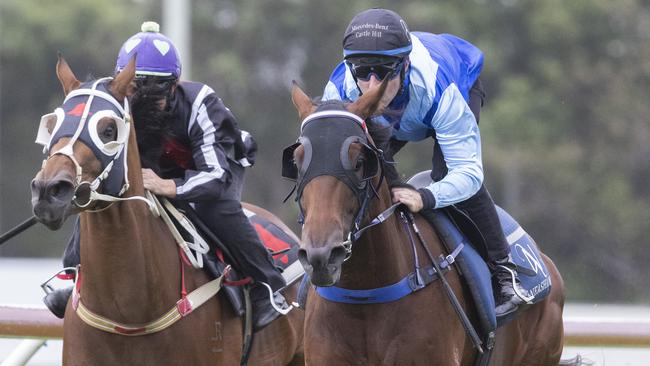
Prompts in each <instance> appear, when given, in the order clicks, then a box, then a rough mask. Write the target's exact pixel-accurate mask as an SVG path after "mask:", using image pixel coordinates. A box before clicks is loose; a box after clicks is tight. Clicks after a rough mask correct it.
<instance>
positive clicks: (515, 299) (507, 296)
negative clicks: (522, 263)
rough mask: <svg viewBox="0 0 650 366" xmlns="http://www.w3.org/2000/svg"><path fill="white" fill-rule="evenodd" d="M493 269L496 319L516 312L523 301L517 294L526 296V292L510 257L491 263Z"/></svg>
mask: <svg viewBox="0 0 650 366" xmlns="http://www.w3.org/2000/svg"><path fill="white" fill-rule="evenodd" d="M492 265H493V267H494V270H493V275H494V277H495V281H494V284H495V288H494V293H495V300H496V310H495V312H496V316H497V318H499V317H502V316H506V315H510V314H512V313H514V312H515V311H517V309H518V308H519V305H521V304H523V303H524V302H525V301H524V300H523V299H522V298H521V297H520V296H519V295H518V294H517V292H519V293H520V294H526V292H527V291H526V290H524V289H523V288H522V287H521V284H520V282H519V278H518V277H517V265H516V264H515V263H514V262H512V260H511V259H510V256H506V257H503V258H501V259H498V260H495V261H493V262H492ZM515 288H516V290H515Z"/></svg>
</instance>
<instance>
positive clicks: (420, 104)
mask: <svg viewBox="0 0 650 366" xmlns="http://www.w3.org/2000/svg"><path fill="white" fill-rule="evenodd" d="M343 56H344V60H343V62H341V63H340V64H339V65H338V66H337V67H336V68H335V69H334V71H333V72H332V74H331V76H330V80H329V82H328V83H327V86H326V87H325V91H324V94H323V100H349V101H355V100H356V99H357V98H359V96H360V95H361V94H363V93H364V92H365V91H367V90H369V89H370V88H373V87H376V86H378V85H379V84H380V83H381V81H382V80H384V79H385V78H389V79H390V80H389V82H388V85H387V88H386V92H385V93H384V96H383V98H382V100H381V102H380V107H379V109H378V110H379V111H380V112H379V113H377V114H376V115H375V116H373V117H372V119H373V120H374V121H375V122H378V123H379V124H381V125H383V126H385V127H386V129H387V130H388V131H392V133H391V137H390V140H389V142H388V143H387V144H386V146H379V147H380V148H382V149H384V150H385V154H386V160H387V161H392V160H393V159H392V158H393V156H394V155H395V154H396V153H397V152H398V151H399V150H400V149H401V148H402V147H403V146H404V145H405V144H406V143H407V142H408V141H420V140H423V139H426V138H428V137H432V138H433V139H434V148H433V159H432V162H433V168H432V172H431V178H432V179H433V183H432V184H430V185H429V186H427V187H425V188H421V189H419V190H415V189H414V188H413V187H411V186H409V185H407V184H404V183H402V182H401V181H400V179H399V175H398V173H397V171H396V170H395V167H394V165H392V164H387V167H386V176H387V179H388V182H389V185H390V186H391V192H392V195H393V200H394V201H395V202H402V203H404V204H405V205H406V206H408V208H409V209H410V210H411V211H412V212H418V211H420V210H430V209H436V208H442V207H446V206H450V205H455V206H456V207H457V208H458V209H460V210H462V211H463V212H464V213H466V214H467V215H468V216H469V217H470V218H471V219H472V220H473V221H474V222H475V224H476V225H477V226H478V228H479V230H480V232H481V233H482V235H483V236H484V238H485V241H486V245H487V257H488V258H486V260H487V261H488V263H489V264H490V266H489V267H490V269H491V271H492V272H493V276H494V279H495V280H494V283H495V299H496V315H497V316H498V317H500V316H504V315H508V314H510V313H512V312H514V311H516V310H517V308H518V307H519V305H521V304H522V303H523V300H522V299H521V298H520V297H519V296H517V295H516V293H515V291H514V286H520V285H519V280H518V279H517V277H516V276H512V274H511V273H512V272H511V271H513V272H514V273H516V266H515V265H514V263H512V260H511V257H510V247H509V245H508V242H507V240H506V238H505V236H504V234H503V231H502V230H501V225H500V223H499V218H498V216H497V212H496V209H495V206H494V202H493V201H492V198H491V197H490V194H489V192H488V191H487V189H486V188H485V186H484V184H483V162H482V159H481V136H480V133H479V128H478V121H479V112H480V108H481V105H482V104H483V99H484V97H485V93H484V91H483V88H482V85H481V81H480V80H479V75H480V73H481V69H482V67H483V53H482V52H481V50H479V49H478V48H477V47H476V46H474V45H472V44H471V43H469V42H467V41H465V40H463V39H461V38H458V37H456V36H453V35H450V34H432V33H424V32H409V30H408V27H407V25H406V23H405V22H404V20H403V19H402V18H401V17H400V16H399V15H398V14H397V13H395V12H393V11H391V10H386V9H369V10H365V11H363V12H361V13H359V14H357V15H356V16H355V17H354V18H353V19H352V21H351V22H350V24H349V25H348V27H347V29H346V31H345V35H344V37H343ZM513 277H515V280H514V281H513ZM522 293H525V291H523V290H522Z"/></svg>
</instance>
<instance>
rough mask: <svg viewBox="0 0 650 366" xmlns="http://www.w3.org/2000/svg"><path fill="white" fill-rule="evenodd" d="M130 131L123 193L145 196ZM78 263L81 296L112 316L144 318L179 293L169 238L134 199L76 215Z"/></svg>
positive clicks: (176, 264) (176, 265)
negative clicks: (125, 183)
mask: <svg viewBox="0 0 650 366" xmlns="http://www.w3.org/2000/svg"><path fill="white" fill-rule="evenodd" d="M131 132H132V133H131V136H130V138H129V144H128V160H127V164H128V167H129V173H128V176H129V183H130V187H129V190H128V191H127V192H126V194H125V196H126V197H129V196H143V195H144V186H143V183H142V173H141V166H140V157H139V155H138V149H137V145H136V142H135V133H134V132H135V131H131ZM81 267H82V272H83V281H82V288H81V293H82V299H83V301H84V303H87V305H88V306H89V308H91V309H93V310H94V311H97V312H100V313H102V314H106V315H109V314H114V315H115V309H119V310H118V315H117V316H118V317H124V318H125V319H128V320H129V321H143V322H144V321H146V320H148V319H149V318H150V317H151V312H156V313H159V312H160V309H158V308H161V307H163V306H166V307H168V306H169V304H170V298H171V299H173V298H178V297H179V290H178V287H179V273H180V272H179V271H180V269H179V257H178V252H177V251H176V250H175V244H174V242H173V238H172V237H171V235H169V231H168V230H167V229H166V228H164V227H163V224H162V220H160V219H159V218H157V217H155V216H154V215H153V214H151V212H150V211H149V209H148V207H147V205H146V204H145V203H144V202H142V201H139V200H137V201H123V202H116V203H114V204H113V205H112V206H111V207H110V208H108V209H106V210H103V211H100V212H95V213H92V212H85V213H82V214H81ZM169 281H172V282H171V286H170V283H169ZM165 282H167V283H165ZM107 299H110V301H106V300H107ZM165 299H167V300H165ZM172 303H173V302H172ZM143 304H148V306H142V305H143ZM134 305H137V306H134ZM152 307H153V308H152Z"/></svg>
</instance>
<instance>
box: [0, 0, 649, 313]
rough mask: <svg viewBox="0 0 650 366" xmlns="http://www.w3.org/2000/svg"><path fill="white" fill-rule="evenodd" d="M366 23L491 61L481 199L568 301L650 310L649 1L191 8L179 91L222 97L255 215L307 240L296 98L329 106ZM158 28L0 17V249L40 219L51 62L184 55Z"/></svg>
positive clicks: (140, 3) (407, 165) (158, 9)
mask: <svg viewBox="0 0 650 366" xmlns="http://www.w3.org/2000/svg"><path fill="white" fill-rule="evenodd" d="M373 6H379V7H387V8H390V9H393V10H395V11H397V12H398V13H400V14H401V15H402V17H403V18H404V19H405V20H406V22H407V23H408V24H409V27H410V29H411V30H420V31H428V32H434V33H452V34H455V35H458V36H460V37H463V38H465V39H467V40H469V41H470V42H472V43H474V44H475V45H477V46H478V47H480V48H481V49H482V50H483V52H484V53H485V67H484V70H483V74H482V80H483V84H484V86H485V88H486V91H487V94H488V98H487V103H486V105H485V106H484V109H483V111H482V115H481V134H482V138H483V156H484V167H485V171H486V185H487V187H488V188H489V189H490V190H491V193H492V195H493V196H494V198H495V201H496V202H497V203H498V204H499V205H501V206H503V207H504V208H506V209H507V210H508V211H509V212H510V213H511V214H512V215H513V216H514V217H516V218H517V219H518V220H519V222H520V223H521V224H522V225H523V226H524V228H526V230H527V231H528V232H529V233H530V234H531V235H532V236H533V237H534V238H535V239H536V241H537V242H538V244H539V246H540V247H541V249H542V250H543V251H544V252H545V253H546V254H548V255H549V256H550V257H551V258H552V259H553V260H554V261H555V263H556V264H557V266H558V267H559V269H560V271H561V273H562V275H563V277H564V280H565V282H566V286H567V288H568V292H567V294H568V301H571V302H591V303H598V302H607V303H633V304H648V303H650V291H648V285H647V284H648V283H650V271H648V269H647V268H648V266H647V263H648V261H649V260H650V250H647V247H648V246H649V244H650V239H649V237H650V235H649V234H650V232H649V230H648V227H649V224H650V184H649V182H650V164H649V163H648V161H649V160H650V159H649V156H650V123H649V116H650V103H648V101H646V100H645V99H644V98H645V97H646V94H647V93H648V92H649V91H650V4H648V2H647V1H641V0H617V1H610V0H572V1H563V0H544V1H534V0H498V1H497V0H473V1H472V0H436V1H349V0H328V1H315V0H192V1H191V2H190V3H189V9H188V20H189V21H190V22H189V23H188V27H189V28H188V33H187V34H186V35H185V36H186V39H187V40H188V41H189V43H188V44H187V47H186V48H185V49H181V52H185V55H184V58H185V60H191V61H190V62H188V63H186V64H185V65H184V71H186V73H185V75H184V78H185V79H188V78H189V79H193V80H196V81H201V82H204V83H206V84H208V85H210V86H211V87H212V88H214V89H215V91H216V92H217V94H218V95H220V96H221V98H222V99H223V101H224V102H225V103H226V105H228V106H229V107H230V108H231V110H232V111H233V112H234V114H235V115H236V116H237V118H238V121H239V124H240V126H241V127H242V128H243V129H246V130H248V131H250V132H251V133H252V134H253V135H254V136H255V137H256V139H257V141H258V143H259V148H260V152H259V157H258V162H257V164H256V165H255V166H254V167H253V168H252V169H251V170H249V172H248V175H247V184H246V191H245V200H246V201H249V202H252V203H255V204H258V205H260V206H262V207H264V208H267V209H268V210H270V211H272V212H274V213H275V214H277V215H278V216H280V217H281V218H282V219H283V220H284V221H285V222H287V223H288V224H289V225H290V226H291V227H292V228H293V229H294V230H295V231H296V232H298V233H299V227H298V225H297V224H296V217H297V211H296V207H295V203H294V202H293V201H292V200H289V201H288V202H287V203H286V204H283V203H282V200H283V198H284V197H285V196H286V195H287V194H288V193H289V191H290V190H291V188H292V185H291V184H290V182H287V181H284V180H283V179H282V178H281V176H280V157H281V152H282V148H283V147H284V146H286V145H289V144H291V143H293V142H294V140H295V138H296V137H297V133H298V120H297V115H296V112H295V110H294V108H293V106H292V104H291V100H290V93H289V92H290V86H291V81H292V80H296V81H297V82H298V83H299V84H300V85H301V86H303V88H304V89H305V90H306V91H307V92H308V93H309V94H310V95H312V96H318V95H320V94H321V93H322V90H323V87H324V86H325V83H326V82H327V79H328V76H329V73H330V72H331V70H332V69H333V67H334V66H335V65H336V64H337V63H338V62H339V61H340V59H341V56H342V51H341V39H342V36H343V32H344V30H345V27H346V25H347V24H348V22H349V21H350V19H351V18H352V16H353V15H354V14H356V13H357V12H358V11H361V10H363V9H366V8H369V7H373ZM163 13H164V12H163V3H162V0H110V1H109V0H101V1H100V0H95V1H86V0H66V1H49V0H29V1H25V0H2V1H0V232H2V233H3V232H5V231H7V230H9V229H10V228H12V227H13V226H15V225H16V224H18V223H19V222H21V221H23V220H24V219H26V218H28V217H29V216H30V215H31V206H30V193H29V182H30V180H31V179H32V178H33V176H34V174H35V173H36V171H37V170H38V169H39V167H40V164H41V160H42V158H43V157H42V154H41V149H40V148H39V147H38V146H37V145H35V144H34V143H33V141H34V139H35V136H36V131H37V126H38V122H39V118H40V116H41V115H43V114H45V113H49V112H50V111H52V110H53V109H54V108H55V107H56V106H58V105H59V104H60V103H61V102H62V99H63V93H62V90H61V87H60V85H59V82H58V80H57V78H56V75H55V72H54V67H55V64H56V58H57V51H61V52H62V53H63V54H64V56H65V57H66V59H67V60H68V62H69V63H70V65H71V67H72V69H73V70H74V71H75V73H76V74H77V76H78V77H79V78H80V79H81V78H85V77H100V76H106V75H110V74H112V72H113V68H114V64H115V58H116V55H117V51H118V50H119V48H120V46H121V44H122V42H124V41H125V40H126V39H127V38H128V37H129V36H131V35H132V34H134V33H136V32H138V31H139V30H140V24H141V23H142V22H143V21H145V20H154V21H158V22H159V23H161V25H162V31H163V33H166V34H167V35H171V36H172V38H174V36H173V35H172V34H170V32H173V29H172V28H170V27H172V23H171V22H170V21H169V19H167V20H166V19H164V17H163ZM182 13H183V11H180V10H179V11H178V13H174V12H172V14H178V15H179V16H182ZM174 34H176V33H174ZM180 34H181V35H182V34H183V33H182V32H181V33H180ZM190 72H191V74H189V73H190ZM431 150H432V141H425V142H423V143H418V144H413V145H407V148H406V149H405V151H403V152H401V153H400V154H399V155H398V157H397V158H398V162H399V165H398V169H399V170H400V171H401V172H403V173H404V174H405V175H411V174H413V173H416V172H417V171H419V170H425V169H429V168H430V158H431ZM69 234H70V224H69V223H68V226H65V227H64V228H63V229H62V230H60V231H58V232H50V231H48V230H47V229H46V228H44V227H43V226H40V225H37V226H36V227H34V228H32V229H30V230H28V231H27V232H25V233H23V234H21V235H20V236H18V237H16V238H14V239H12V241H11V242H9V243H7V244H5V245H3V246H2V247H0V256H1V257H5V258H6V257H60V256H61V254H62V252H63V248H64V246H65V244H66V242H67V240H68V236H69ZM2 281H5V279H3V280H2Z"/></svg>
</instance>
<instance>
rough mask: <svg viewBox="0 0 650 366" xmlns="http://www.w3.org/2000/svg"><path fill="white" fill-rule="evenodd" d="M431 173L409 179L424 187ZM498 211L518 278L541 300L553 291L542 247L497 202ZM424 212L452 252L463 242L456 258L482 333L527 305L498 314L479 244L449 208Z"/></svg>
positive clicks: (533, 298) (532, 296) (532, 300)
mask: <svg viewBox="0 0 650 366" xmlns="http://www.w3.org/2000/svg"><path fill="white" fill-rule="evenodd" d="M429 174H430V171H424V172H420V173H418V174H416V175H415V176H413V177H412V178H411V179H410V180H409V182H408V183H409V184H411V185H412V186H414V187H416V188H421V187H425V186H427V185H429V184H430V183H431V178H430V175H429ZM497 213H498V215H499V220H500V222H501V227H502V229H503V232H504V234H505V236H506V238H507V240H508V244H510V250H511V253H512V259H513V261H514V262H515V263H516V264H517V267H518V277H519V280H520V281H521V285H522V287H523V288H524V289H525V290H526V291H527V293H526V294H525V296H526V297H530V299H528V300H529V302H528V304H534V303H536V302H539V301H541V300H542V299H544V298H545V297H546V296H547V295H548V294H549V293H550V291H551V277H550V273H549V271H548V269H547V267H546V264H545V263H544V261H543V260H542V257H541V255H540V252H539V249H538V248H537V245H536V244H535V242H534V241H533V239H532V238H531V237H530V235H528V233H526V231H525V230H524V229H523V228H522V227H521V226H520V225H519V224H518V223H517V221H515V219H514V218H512V216H510V215H509V214H508V213H507V212H506V211H505V210H503V209H502V208H501V207H498V206H497ZM424 216H425V217H427V219H428V220H429V221H432V224H433V225H434V228H435V230H436V231H437V232H438V235H439V236H440V238H441V239H442V241H443V243H444V244H445V246H446V247H447V248H446V249H447V250H448V251H449V252H452V251H453V250H454V249H456V248H457V247H458V246H459V245H461V244H464V245H465V246H464V248H463V249H462V250H461V253H460V255H459V256H458V257H457V258H456V262H457V263H458V266H459V268H460V272H461V275H462V276H463V277H464V279H465V281H466V283H467V285H468V287H469V289H470V293H471V295H472V297H473V299H474V303H475V305H476V310H477V313H478V317H479V322H480V329H481V330H482V333H483V334H484V335H487V334H489V333H491V332H493V331H494V330H495V329H496V328H497V327H498V326H501V325H503V324H505V323H507V322H508V321H510V320H511V319H514V318H515V317H516V316H517V314H518V313H519V312H521V311H522V310H523V309H524V308H525V306H520V307H519V309H520V310H519V311H517V313H515V314H512V315H511V316H508V317H507V318H505V319H502V318H499V319H497V318H496V314H495V303H494V295H493V290H492V281H491V275H490V270H489V269H488V266H487V264H486V262H485V260H484V259H483V258H482V256H481V255H480V254H479V251H478V250H477V247H476V246H475V245H474V244H473V243H472V242H470V240H469V239H468V235H466V234H465V233H464V232H462V231H461V230H460V229H459V227H458V225H457V223H455V222H454V221H453V219H452V215H450V214H449V210H444V209H443V210H440V209H438V210H433V212H432V213H431V214H430V215H424ZM460 226H464V225H460ZM470 236H471V237H476V235H471V234H470ZM478 249H479V250H482V249H483V248H481V247H480V245H479V248H478Z"/></svg>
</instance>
